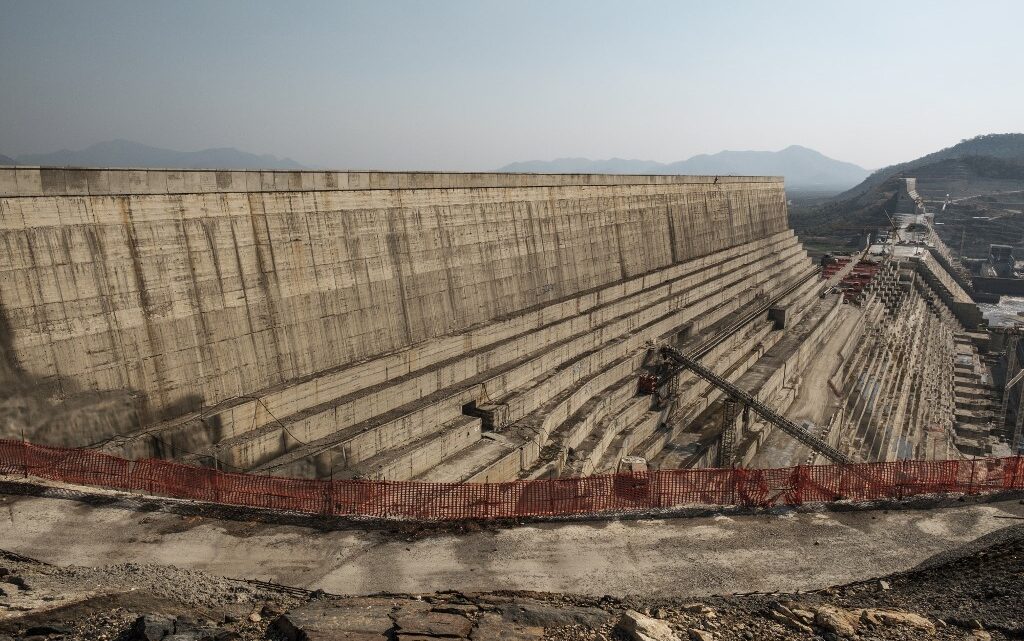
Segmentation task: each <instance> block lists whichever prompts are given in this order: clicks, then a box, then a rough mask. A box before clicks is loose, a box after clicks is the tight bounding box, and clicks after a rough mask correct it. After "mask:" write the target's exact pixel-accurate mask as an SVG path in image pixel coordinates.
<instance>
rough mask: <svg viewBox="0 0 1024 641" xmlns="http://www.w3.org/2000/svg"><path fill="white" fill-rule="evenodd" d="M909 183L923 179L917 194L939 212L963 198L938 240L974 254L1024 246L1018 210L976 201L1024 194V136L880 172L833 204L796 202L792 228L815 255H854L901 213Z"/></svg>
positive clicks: (944, 220) (950, 210) (987, 139)
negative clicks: (1002, 245)
mask: <svg viewBox="0 0 1024 641" xmlns="http://www.w3.org/2000/svg"><path fill="white" fill-rule="evenodd" d="M905 177H914V178H917V190H918V192H919V193H920V195H921V196H922V197H923V198H924V199H925V201H926V202H928V203H929V205H930V210H937V211H941V210H942V202H943V201H944V200H945V198H946V194H952V197H953V198H954V199H957V200H958V202H957V203H956V204H955V205H951V206H949V207H947V208H946V210H945V211H941V213H940V214H938V215H937V218H936V222H937V223H941V224H940V225H938V226H937V229H938V231H939V233H940V235H942V237H943V239H944V240H945V241H946V242H947V243H949V244H950V245H951V246H953V247H958V246H960V244H961V243H962V242H965V244H966V248H970V249H975V250H976V249H977V248H979V247H982V246H984V247H985V248H986V249H987V244H986V243H991V242H1007V243H1010V244H1015V245H1020V244H1024V237H1022V236H1021V233H1020V230H1021V229H1024V215H1021V214H1020V213H1019V211H1018V210H1017V209H1016V208H1015V207H1016V205H1014V204H1012V203H1010V204H1007V203H1001V204H1000V205H999V206H995V205H993V206H992V207H985V206H979V201H978V200H976V199H972V198H970V197H974V196H979V195H984V194H1012V193H1014V192H1016V191H1018V190H1021V189H1024V134H989V135H984V136H977V137H975V138H971V139H969V140H963V141H961V142H960V143H958V144H956V145H953V146H952V147H947V148H946V149H942V150H939V151H936V152H934V153H931V154H928V155H926V156H922V157H921V158H918V159H916V160H911V161H909V162H905V163H900V164H897V165H892V166H890V167H886V168H884V169H880V170H878V171H876V172H875V173H873V174H871V175H870V176H868V178H867V179H865V180H864V182H862V183H861V184H859V185H857V186H856V187H854V188H853V189H850V190H848V191H846V192H843V193H842V194H839V195H838V196H836V197H834V198H833V199H831V200H829V201H826V202H816V203H815V202H808V203H803V202H799V201H795V202H794V204H793V206H792V207H791V208H790V222H791V224H792V226H793V228H794V229H795V230H796V232H797V234H798V235H799V236H800V238H801V240H803V241H804V244H805V246H807V247H808V249H809V250H811V251H812V252H824V251H850V250H851V249H855V248H857V247H860V246H862V245H863V242H864V237H865V235H866V234H867V233H868V232H869V231H874V230H877V229H880V228H886V227H888V224H889V223H888V219H887V218H886V215H885V214H886V212H888V213H890V214H891V213H895V208H896V201H897V195H898V193H899V190H900V189H901V188H902V187H903V178H905ZM960 200H962V201H963V202H959V201H960ZM982 204H983V201H982ZM990 228H991V229H990ZM1000 235H1002V236H1003V238H1002V240H1001V239H1000ZM953 236H955V238H954V237H953ZM968 237H970V238H968ZM965 253H967V252H965Z"/></svg>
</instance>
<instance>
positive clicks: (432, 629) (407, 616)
mask: <svg viewBox="0 0 1024 641" xmlns="http://www.w3.org/2000/svg"><path fill="white" fill-rule="evenodd" d="M394 620H395V628H396V629H397V630H398V633H399V634H400V635H403V636H406V635H409V636H412V635H420V636H426V637H459V638H465V637H468V636H469V632H470V631H471V630H472V629H473V622H472V621H470V620H469V619H467V618H466V617H464V616H462V615H461V614H451V613H449V612H415V611H414V612H405V611H403V610H399V611H398V612H397V613H396V614H395V616H394Z"/></svg>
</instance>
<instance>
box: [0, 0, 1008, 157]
mask: <svg viewBox="0 0 1024 641" xmlns="http://www.w3.org/2000/svg"><path fill="white" fill-rule="evenodd" d="M1022 24H1024V2H1020V1H1019V0H1007V1H1005V2H998V1H981V0H974V1H971V2H967V1H964V0H956V1H948V2H942V1H937V0H927V1H923V0H922V1H920V2H910V1H899V2H893V1H891V0H885V1H881V2H865V1H862V0H857V1H850V2H838V1H833V0H828V1H826V0H812V1H808V2H797V1H785V0H775V1H768V0H765V1H762V2H726V1H722V0H705V1H702V2H695V1H694V2H682V1H670V2H642V1H626V0H623V1H621V2H604V1H600V0H580V1H557V0H542V1H527V0H503V1H500V2H497V1H495V2H491V1H485V0H467V1H465V2H462V1H449V2H445V1H442V0H435V1H429V2H428V1H425V0H424V1H422V2H412V1H408V2H398V1H394V2H388V1H385V0H372V1H368V2H343V1H341V0H330V1H324V2H312V1H310V2H299V1H288V2H285V1H284V0H278V1H275V2H256V1H226V0H203V1H187V0H175V1H173V2H172V1H169V0H165V1H163V2H147V1H143V0H128V1H123V2H116V1H88V0H73V1H66V2H56V1H53V2H51V1H46V0H24V1H22V0H0V153H4V154H7V155H17V154H22V153H33V152H48V151H54V150H57V149H59V148H71V149H77V148H81V147H85V146H87V145H89V144H92V143H95V142H98V141H102V140H108V139H112V138H127V139H131V140H136V141H139V142H143V143H147V144H151V145H156V146H161V147H170V148H173V149H179V150H195V149H202V148H207V147H228V146H230V147H238V148H240V149H244V150H247V151H252V152H256V153H273V154H276V155H279V156H290V157H292V158H294V159H295V160H298V161H299V162H301V163H304V164H309V165H316V166H329V167H336V168H377V169H461V170H472V169H492V168H495V167H498V166H500V165H503V164H505V163H508V162H511V161H515V160H530V159H551V158H555V157H561V156H587V157H591V158H605V157H611V156H619V157H626V158H642V159H651V160H660V161H672V160H679V159H683V158H687V157H689V156H691V155H693V154H696V153H703V152H715V151H719V150H722V149H780V148H782V147H785V146H787V145H790V144H801V145H805V146H808V147H812V148H815V149H817V150H819V151H821V152H823V153H825V154H827V155H830V156H833V157H835V158H839V159H841V160H849V161H851V162H856V163H858V164H861V165H863V166H866V167H869V168H876V167H879V166H882V165H886V164H890V163H893V162H898V161H902V160H908V159H911V158H914V157H917V156H919V155H921V154H924V153H926V152H929V151H933V150H936V149H938V148H940V147H944V146H948V145H950V144H953V143H955V142H957V141H959V140H960V139H961V138H965V137H970V136H973V135H976V134H980V133H993V132H998V133H1003V132H1010V131H1018V132H1019V131H1024V46H1022V41H1021V26H1022Z"/></svg>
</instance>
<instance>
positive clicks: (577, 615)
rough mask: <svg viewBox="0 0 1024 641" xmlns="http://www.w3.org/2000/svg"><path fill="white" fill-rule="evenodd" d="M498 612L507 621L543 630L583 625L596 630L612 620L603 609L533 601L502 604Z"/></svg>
mask: <svg viewBox="0 0 1024 641" xmlns="http://www.w3.org/2000/svg"><path fill="white" fill-rule="evenodd" d="M497 611H498V613H499V614H500V615H501V617H502V618H503V619H505V620H506V621H511V622H513V623H518V624H520V625H526V626H536V627H543V628H560V627H562V626H567V625H582V626H585V627H588V628H591V629H596V628H600V627H601V626H602V625H604V624H605V623H607V622H608V620H609V619H611V615H610V614H608V613H607V612H605V611H604V610H602V609H601V608H593V607H588V606H568V605H565V606H558V605H554V604H549V603H544V602H541V601H532V600H516V601H514V602H511V603H502V604H500V605H499V606H498V608H497Z"/></svg>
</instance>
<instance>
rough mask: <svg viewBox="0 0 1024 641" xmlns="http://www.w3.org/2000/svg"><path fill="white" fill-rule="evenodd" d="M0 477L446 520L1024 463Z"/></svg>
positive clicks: (89, 455)
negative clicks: (390, 477)
mask: <svg viewBox="0 0 1024 641" xmlns="http://www.w3.org/2000/svg"><path fill="white" fill-rule="evenodd" d="M0 474H8V475H19V476H26V477H27V476H33V477H37V478H44V479H50V480H54V481H62V482H66V483H73V484H76V485H92V486H97V487H104V488H109V489H116V490H127V491H138V492H144V493H146V494H153V495H159V496H167V497H174V498H180V499H191V500H196V501H208V502H212V503H220V504H224V505H238V506H245V507H256V508H268V509H274V510H288V511H294V512H305V513H310V514H327V515H337V516H368V517H377V518H394V519H418V520H429V521H447V520H461V519H498V518H517V517H531V516H570V515H588V514H595V515H596V514H607V513H628V512H644V511H649V510H656V509H664V508H677V507H683V506H687V505H737V506H748V507H770V506H774V505H801V504H803V503H821V502H829V501H839V500H847V501H877V500H886V499H897V500H898V499H903V498H907V497H912V496H919V495H924V494H945V493H964V494H979V493H985V492H997V491H1001V490H1011V489H1016V490H1020V489H1024V458H1022V457H1019V456H1017V457H1007V458H982V459H971V460H951V461H893V462H887V463H854V464H849V465H816V466H799V467H789V468H778V469H763V470H756V469H741V468H735V469H684V470H658V471H654V472H640V473H627V474H608V475H601V476H586V477H578V478H559V479H535V480H519V481H508V482H506V483H419V482H415V481H397V482H390V481H363V480H332V481H328V480H314V479H291V478H283V477H278V476H263V475H258V474H234V473H227V472H220V471H217V470H214V469H211V468H205V467H196V466H191V465H184V464H182V463H176V462H174V461H164V460H158V459H146V460H141V461H129V460H126V459H122V458H118V457H115V456H109V455H106V454H101V453H100V452H97V451H95V450H89V449H71V448H59V447H45V446H40V445H33V444H31V443H25V442H22V441H10V440H0Z"/></svg>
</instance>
